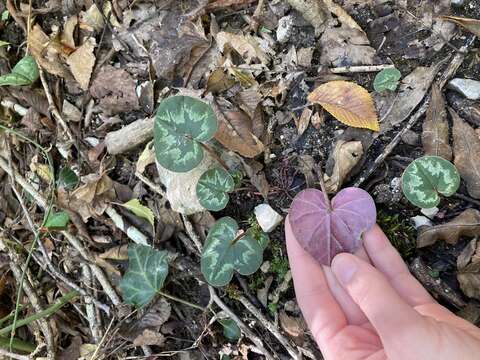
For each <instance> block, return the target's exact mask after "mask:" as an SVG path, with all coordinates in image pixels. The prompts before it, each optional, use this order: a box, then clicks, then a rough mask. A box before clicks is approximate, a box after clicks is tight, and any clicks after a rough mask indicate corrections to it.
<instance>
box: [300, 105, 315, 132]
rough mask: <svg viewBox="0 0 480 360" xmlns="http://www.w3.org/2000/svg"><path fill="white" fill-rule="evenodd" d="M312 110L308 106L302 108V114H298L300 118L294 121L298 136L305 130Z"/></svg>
mask: <svg viewBox="0 0 480 360" xmlns="http://www.w3.org/2000/svg"><path fill="white" fill-rule="evenodd" d="M312 112H313V111H312V110H310V109H309V108H305V109H303V111H302V115H300V118H299V119H298V121H297V122H296V124H297V134H298V136H302V134H303V133H304V132H305V130H307V128H308V125H309V124H310V119H311V117H312Z"/></svg>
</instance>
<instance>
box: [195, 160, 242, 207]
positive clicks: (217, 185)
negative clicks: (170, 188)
mask: <svg viewBox="0 0 480 360" xmlns="http://www.w3.org/2000/svg"><path fill="white" fill-rule="evenodd" d="M234 186H235V184H234V181H233V178H232V176H230V174H229V173H228V172H227V171H226V170H224V169H221V168H213V169H210V170H207V171H205V172H204V173H203V174H202V176H200V179H199V180H198V183H197V189H196V190H197V197H198V201H199V202H200V205H202V206H203V207H204V208H205V209H207V210H212V211H220V210H222V209H224V208H225V206H227V204H228V200H229V196H228V193H229V192H231V191H233V189H234Z"/></svg>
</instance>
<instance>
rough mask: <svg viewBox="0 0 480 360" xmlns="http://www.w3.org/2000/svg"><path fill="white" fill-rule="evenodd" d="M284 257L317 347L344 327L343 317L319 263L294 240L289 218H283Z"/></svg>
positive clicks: (345, 322)
mask: <svg viewBox="0 0 480 360" xmlns="http://www.w3.org/2000/svg"><path fill="white" fill-rule="evenodd" d="M285 237H286V241H287V252H288V259H289V262H290V268H291V270H292V277H293V283H294V287H295V294H296V297H297V301H298V305H299V306H300V309H301V310H302V313H303V316H304V318H305V320H306V322H307V324H308V326H309V328H310V330H311V331H312V335H313V336H314V338H315V340H316V341H317V343H318V345H319V346H320V348H321V349H326V347H327V344H328V341H329V340H330V339H331V338H332V337H333V336H334V335H335V334H337V333H338V332H339V331H340V330H341V329H343V328H344V327H345V326H347V319H346V317H345V315H344V313H343V311H342V309H341V307H340V305H339V304H338V303H337V301H336V300H335V298H334V297H333V295H332V293H331V292H330V289H329V287H328V283H327V280H326V278H325V274H324V273H323V270H322V267H321V266H320V264H318V263H317V261H316V260H314V259H313V258H312V257H311V256H310V254H308V253H307V252H306V251H305V250H304V249H303V248H302V247H301V246H300V245H299V244H298V241H297V240H296V239H295V236H294V235H293V232H292V229H291V227H290V221H289V218H288V217H287V218H286V219H285Z"/></svg>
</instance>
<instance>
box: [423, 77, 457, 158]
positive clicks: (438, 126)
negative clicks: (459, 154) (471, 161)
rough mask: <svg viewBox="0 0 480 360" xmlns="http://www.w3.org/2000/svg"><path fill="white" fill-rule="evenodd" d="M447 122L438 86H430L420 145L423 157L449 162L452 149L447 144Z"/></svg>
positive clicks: (443, 102)
mask: <svg viewBox="0 0 480 360" xmlns="http://www.w3.org/2000/svg"><path fill="white" fill-rule="evenodd" d="M448 129H449V127H448V122H447V111H446V109H445V100H444V99H443V96H442V93H441V90H440V88H439V87H438V85H436V84H435V85H433V86H432V100H431V102H430V105H429V106H428V110H427V114H426V116H425V121H424V122H423V131H422V144H423V149H424V150H425V155H435V156H440V157H443V158H444V159H446V160H448V161H450V160H451V159H452V148H451V147H450V144H449V143H448Z"/></svg>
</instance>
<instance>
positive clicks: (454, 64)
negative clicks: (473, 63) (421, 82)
mask: <svg viewBox="0 0 480 360" xmlns="http://www.w3.org/2000/svg"><path fill="white" fill-rule="evenodd" d="M474 40H475V36H472V37H470V38H468V39H467V41H466V42H465V44H464V45H463V46H462V48H461V50H462V51H461V52H457V53H456V54H455V56H454V57H453V59H452V61H451V62H450V63H449V64H448V66H447V68H446V69H445V71H444V72H443V74H442V76H441V77H440V79H439V80H438V86H439V88H440V89H441V88H443V86H445V84H446V83H447V81H448V79H450V78H451V77H452V76H453V75H454V74H455V73H456V71H457V69H458V68H459V67H460V65H461V64H462V62H463V60H464V59H465V53H466V51H467V49H468V47H469V46H470V45H471V44H472V43H473V41H474ZM429 101H430V95H427V97H426V98H425V99H424V100H423V103H422V105H421V106H420V108H419V109H418V110H417V111H416V112H415V113H414V114H413V115H412V116H411V117H410V119H409V120H408V123H407V124H406V125H405V126H404V127H403V128H402V129H401V130H400V131H399V132H398V133H397V135H395V137H394V138H393V139H392V141H390V143H389V144H388V145H387V146H386V147H385V149H384V150H383V152H382V153H381V154H380V155H379V156H378V157H377V158H376V159H375V161H374V162H373V163H372V165H370V167H369V168H368V169H367V170H366V171H364V172H363V173H361V174H360V176H359V177H358V178H357V180H356V181H355V183H354V184H353V186H356V187H359V186H360V185H362V184H363V183H364V182H365V180H367V179H368V178H369V177H370V175H372V174H373V173H374V172H375V171H376V170H377V168H378V167H379V166H380V164H381V163H383V161H384V160H385V159H386V157H387V156H388V155H390V153H391V152H392V151H393V149H394V148H395V147H396V146H397V145H398V144H399V143H400V140H401V139H402V136H403V134H405V132H407V131H408V130H410V128H411V127H412V126H413V125H415V124H416V122H417V121H418V120H419V119H420V118H421V117H422V115H423V114H425V112H426V111H427V108H428V103H429Z"/></svg>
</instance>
